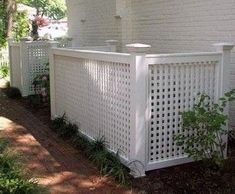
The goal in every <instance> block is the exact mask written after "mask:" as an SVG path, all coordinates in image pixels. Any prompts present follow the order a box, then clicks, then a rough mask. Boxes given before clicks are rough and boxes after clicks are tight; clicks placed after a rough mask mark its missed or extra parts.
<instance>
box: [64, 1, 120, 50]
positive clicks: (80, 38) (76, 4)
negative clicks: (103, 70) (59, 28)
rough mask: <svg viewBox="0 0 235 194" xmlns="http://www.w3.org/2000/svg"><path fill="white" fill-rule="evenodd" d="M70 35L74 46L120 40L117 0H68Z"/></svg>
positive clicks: (102, 43) (97, 44)
mask: <svg viewBox="0 0 235 194" xmlns="http://www.w3.org/2000/svg"><path fill="white" fill-rule="evenodd" d="M67 7H68V26H69V31H68V35H69V36H70V37H72V38H73V40H74V41H73V46H99V45H104V41H105V40H109V39H115V40H119V41H121V40H120V33H119V30H118V29H119V26H120V24H119V20H118V19H117V18H115V17H114V16H115V13H116V0H67Z"/></svg>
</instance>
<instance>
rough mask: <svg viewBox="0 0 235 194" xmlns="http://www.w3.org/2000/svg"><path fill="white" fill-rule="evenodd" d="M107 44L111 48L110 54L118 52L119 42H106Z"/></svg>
mask: <svg viewBox="0 0 235 194" xmlns="http://www.w3.org/2000/svg"><path fill="white" fill-rule="evenodd" d="M105 43H106V45H107V46H109V47H110V52H117V45H118V41H117V40H106V41H105Z"/></svg>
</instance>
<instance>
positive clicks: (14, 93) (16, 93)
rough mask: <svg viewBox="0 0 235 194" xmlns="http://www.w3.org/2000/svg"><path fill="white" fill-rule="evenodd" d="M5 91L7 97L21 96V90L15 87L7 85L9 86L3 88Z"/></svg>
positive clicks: (15, 97)
mask: <svg viewBox="0 0 235 194" xmlns="http://www.w3.org/2000/svg"><path fill="white" fill-rule="evenodd" d="M5 93H6V95H7V97H8V98H12V99H17V98H21V92H20V90H19V89H18V88H16V87H9V88H7V89H6V90H5Z"/></svg>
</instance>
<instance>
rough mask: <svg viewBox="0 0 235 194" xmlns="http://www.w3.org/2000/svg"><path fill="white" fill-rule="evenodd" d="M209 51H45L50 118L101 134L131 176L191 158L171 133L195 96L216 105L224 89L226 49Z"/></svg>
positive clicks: (173, 133)
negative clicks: (205, 96) (202, 95)
mask: <svg viewBox="0 0 235 194" xmlns="http://www.w3.org/2000/svg"><path fill="white" fill-rule="evenodd" d="M217 47H218V48H220V50H219V51H218V52H210V53H189V54H169V55H145V54H144V53H143V51H144V50H143V49H144V48H140V47H138V48H136V47H131V48H129V49H130V50H131V51H132V52H133V53H131V54H123V53H107V52H98V51H82V50H72V49H52V52H51V56H50V81H51V83H50V85H51V115H52V118H54V117H56V116H61V115H63V114H64V113H66V115H67V116H68V118H69V119H70V120H71V121H72V122H75V123H77V124H79V125H80V127H81V129H82V132H83V133H84V134H86V135H87V136H88V137H90V138H97V137H101V136H104V137H105V139H106V141H107V142H108V146H109V149H110V150H112V151H114V152H119V154H120V155H121V157H122V159H123V163H124V164H125V165H127V166H128V167H130V168H131V169H132V174H133V175H134V176H143V175H144V174H145V171H149V170H153V169H158V168H163V167H167V166H172V165H177V164H182V163H185V162H188V161H192V160H191V159H190V158H188V157H187V155H186V154H185V153H184V149H183V147H178V146H176V144H175V142H174V141H173V136H174V135H175V134H177V133H179V132H181V129H180V125H179V124H180V116H179V112H180V111H185V110H188V109H190V108H191V107H192V106H193V104H194V102H195V99H196V95H197V93H198V92H206V93H208V94H209V95H210V96H211V97H212V100H214V101H216V100H218V98H219V97H220V96H222V95H223V93H224V91H225V90H227V89H228V82H229V80H228V76H227V75H228V73H229V72H228V68H227V66H228V64H229V58H230V50H231V48H232V45H227V46H223V45H217ZM192 133H193V131H192ZM225 141H227V140H226V139H225Z"/></svg>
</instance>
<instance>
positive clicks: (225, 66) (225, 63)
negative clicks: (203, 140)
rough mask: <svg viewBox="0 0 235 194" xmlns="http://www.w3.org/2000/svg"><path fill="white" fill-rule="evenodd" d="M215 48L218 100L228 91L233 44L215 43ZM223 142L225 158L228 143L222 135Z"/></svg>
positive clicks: (226, 110)
mask: <svg viewBox="0 0 235 194" xmlns="http://www.w3.org/2000/svg"><path fill="white" fill-rule="evenodd" d="M213 46H215V47H216V51H218V52H221V53H222V60H221V68H220V84H219V87H220V88H219V93H218V94H219V96H218V97H219V98H220V97H222V96H224V94H225V93H226V92H228V91H229V81H230V80H229V78H230V71H229V66H230V64H231V51H232V49H233V47H234V44H231V43H216V44H213ZM224 113H225V114H226V115H228V114H229V107H227V108H226V109H225V110H224ZM226 125H227V126H226V129H228V123H227V124H226ZM222 138H223V141H224V142H225V143H226V147H225V150H224V156H225V158H227V145H228V144H227V142H228V135H224V136H223V137H222Z"/></svg>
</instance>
